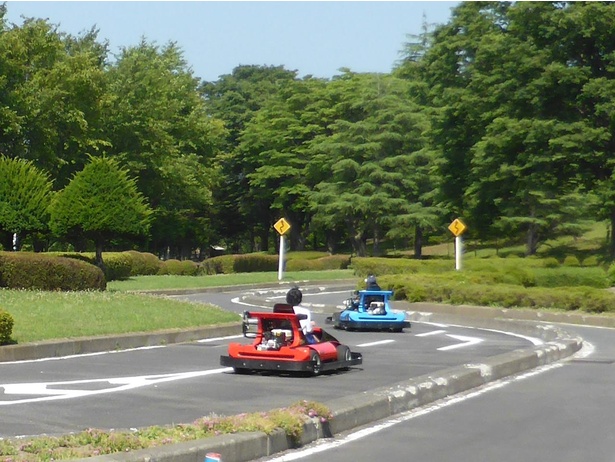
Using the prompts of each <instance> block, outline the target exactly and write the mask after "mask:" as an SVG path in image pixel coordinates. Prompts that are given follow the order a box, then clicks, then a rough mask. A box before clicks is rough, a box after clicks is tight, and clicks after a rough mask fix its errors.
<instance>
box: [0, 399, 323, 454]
mask: <svg viewBox="0 0 615 462" xmlns="http://www.w3.org/2000/svg"><path fill="white" fill-rule="evenodd" d="M311 418H317V419H319V420H320V421H321V422H326V421H327V420H329V419H330V418H331V411H330V410H329V409H328V408H327V407H326V406H324V405H323V404H320V403H317V402H311V401H299V402H297V403H295V404H293V405H291V406H289V407H287V408H281V409H274V410H272V411H269V412H258V413H256V412H255V413H248V414H239V415H235V416H217V415H211V416H207V417H201V418H200V419H197V420H196V421H194V422H192V423H190V424H177V425H172V426H166V427H160V426H153V427H146V428H142V429H138V430H135V431H114V430H111V431H103V430H98V429H94V428H88V429H86V430H84V431H82V432H79V433H74V434H71V435H64V436H60V437H53V436H42V437H35V438H20V439H16V440H2V441H0V456H2V457H5V458H6V459H7V460H19V461H33V462H34V461H35V460H67V459H78V458H87V457H92V456H94V455H98V456H102V455H105V454H121V453H126V452H129V451H134V450H137V449H144V448H151V447H156V446H163V445H168V444H175V443H180V442H184V441H194V440H197V439H203V438H210V437H212V436H216V435H220V434H227V433H239V432H264V433H266V434H271V433H273V432H274V431H275V430H277V429H282V430H284V432H285V433H286V436H287V437H288V438H289V439H290V440H291V441H293V442H295V443H296V444H298V443H299V442H300V440H301V437H302V435H303V428H304V424H305V422H306V420H307V419H311Z"/></svg>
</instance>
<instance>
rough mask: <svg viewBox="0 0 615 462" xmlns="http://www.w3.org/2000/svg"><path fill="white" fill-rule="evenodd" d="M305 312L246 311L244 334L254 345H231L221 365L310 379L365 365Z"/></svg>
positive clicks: (282, 308)
mask: <svg viewBox="0 0 615 462" xmlns="http://www.w3.org/2000/svg"><path fill="white" fill-rule="evenodd" d="M303 310H305V311H307V310H306V309H305V308H300V307H293V306H292V305H287V304H282V303H278V304H276V305H275V306H274V308H273V313H271V312H258V311H245V312H244V314H243V323H242V325H243V333H244V336H245V337H248V338H254V341H253V342H252V343H251V344H248V345H245V344H241V343H231V344H229V346H228V355H223V356H220V364H221V365H222V366H230V367H232V368H233V369H234V370H235V372H236V373H240V374H245V373H249V372H251V371H285V372H303V373H309V374H311V375H318V374H320V373H321V372H324V371H330V370H336V369H348V368H350V367H351V366H356V365H359V364H362V362H363V357H362V355H361V353H356V352H351V351H350V348H349V347H348V346H346V345H342V344H341V343H340V342H339V341H338V340H337V339H336V338H335V337H333V336H332V335H330V334H329V333H327V332H325V331H324V330H322V329H321V328H319V327H315V326H312V325H311V322H310V319H309V314H305V313H304V312H302V311H303ZM306 321H307V322H306ZM302 324H303V325H302ZM306 324H307V325H306Z"/></svg>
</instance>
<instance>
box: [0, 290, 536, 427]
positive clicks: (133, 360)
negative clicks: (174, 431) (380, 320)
mask: <svg viewBox="0 0 615 462" xmlns="http://www.w3.org/2000/svg"><path fill="white" fill-rule="evenodd" d="M345 294H346V292H345V291H344V294H340V293H339V292H338V293H333V294H320V295H314V296H313V297H314V298H313V300H314V301H317V302H323V301H327V302H329V303H331V304H334V303H337V302H338V301H339V300H340V297H342V298H343V296H345ZM240 295H241V293H237V292H229V293H221V294H201V295H198V296H190V298H192V299H198V300H200V301H208V302H213V303H216V304H218V305H220V306H222V307H224V308H227V309H232V310H235V311H237V312H240V311H243V310H244V309H245V308H246V307H245V306H244V305H239V304H237V303H236V301H235V302H233V301H232V300H234V299H237V298H238V297H239V296H240ZM309 298H310V297H309V296H306V300H309ZM324 316H325V314H319V315H318V316H317V317H316V320H317V322H319V323H320V324H323V323H324ZM335 335H336V336H338V338H339V339H340V340H341V341H342V342H344V343H347V344H348V345H350V346H351V348H352V349H353V350H357V351H361V352H362V353H363V354H364V364H363V366H362V367H361V368H353V369H351V370H350V371H348V372H343V373H335V374H326V375H323V376H320V377H314V378H302V377H294V376H279V375H267V374H264V375H254V376H238V375H235V374H233V373H231V372H230V371H229V370H228V369H224V368H221V367H220V366H219V357H220V355H221V354H224V353H225V352H226V346H227V344H228V342H229V341H230V339H214V340H213V341H207V342H195V343H190V344H182V345H171V346H167V347H159V348H149V349H140V350H134V351H124V352H114V353H106V354H98V355H89V356H78V357H72V358H65V359H54V360H47V361H29V362H18V363H2V364H0V408H1V409H0V412H2V419H0V437H10V436H18V435H38V434H65V433H68V432H74V431H80V430H83V429H85V428H89V427H95V428H132V427H143V426H149V425H164V424H171V423H186V422H192V421H193V420H195V419H197V418H199V417H202V416H206V415H209V414H211V413H216V414H226V415H229V414H236V413H241V412H251V411H262V410H268V409H271V408H276V407H282V406H287V405H289V404H291V403H292V402H295V401H297V400H299V399H313V400H318V401H326V400H328V399H330V398H331V396H333V395H352V394H356V393H359V392H362V391H366V390H370V389H373V388H376V387H380V386H384V385H389V384H392V383H395V382H398V381H400V380H405V379H407V378H409V377H415V376H419V375H422V374H425V373H428V372H431V371H436V370H439V369H442V368H445V367H449V366H452V365H457V364H462V363H467V362H471V361H474V360H478V359H480V358H485V357H489V356H493V355H496V354H500V353H503V352H506V351H510V350H514V349H517V348H524V347H527V346H529V345H530V342H529V341H528V340H527V339H523V338H519V337H515V336H510V335H506V334H502V333H498V332H488V331H480V330H475V329H469V328H459V327H454V328H448V327H447V328H442V327H441V326H436V325H429V324H414V325H413V326H412V328H411V329H409V330H407V331H406V332H404V333H402V334H392V333H379V332H370V333H357V332H343V331H336V332H335Z"/></svg>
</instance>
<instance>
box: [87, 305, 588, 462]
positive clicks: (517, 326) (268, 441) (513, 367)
mask: <svg viewBox="0 0 615 462" xmlns="http://www.w3.org/2000/svg"><path fill="white" fill-rule="evenodd" d="M400 307H401V308H405V309H407V310H410V311H411V317H412V319H414V321H423V322H447V323H450V322H455V323H457V324H460V325H465V326H467V327H480V328H484V329H493V330H508V331H512V332H514V333H518V334H520V335H530V336H533V337H537V338H540V339H542V340H544V341H545V343H544V344H542V345H538V346H535V347H533V348H526V349H521V350H515V351H512V352H509V353H504V354H501V355H497V356H493V357H491V358H488V359H486V360H483V361H480V362H477V363H472V364H463V365H460V366H455V367H452V368H448V369H444V370H442V371H439V372H436V373H433V374H427V375H423V376H420V377H416V378H413V379H409V380H407V381H402V382H398V383H397V384H394V385H392V386H388V387H382V388H378V389H375V390H370V391H369V392H364V393H362V394H361V396H352V397H343V398H337V399H334V400H331V401H329V402H326V403H324V404H326V405H327V406H328V407H329V409H330V410H331V412H332V415H333V418H332V419H331V420H330V421H327V422H320V420H319V419H318V418H313V419H308V418H306V423H305V425H304V432H303V436H302V438H301V442H300V445H306V444H309V443H312V442H314V441H316V440H318V439H320V438H327V437H330V436H332V435H335V434H339V433H342V432H345V431H349V430H352V429H355V428H358V427H361V426H363V425H367V424H370V423H373V422H375V421H377V420H381V419H386V418H389V417H392V416H394V415H397V414H400V413H402V412H406V411H410V410H412V409H416V408H418V407H420V406H424V405H427V404H430V403H433V402H435V401H438V400H440V399H443V398H446V397H448V396H452V395H455V394H458V393H461V392H465V391H468V390H471V389H474V388H476V387H480V386H482V385H485V384H487V383H489V382H494V381H497V380H500V379H503V378H505V377H510V376H513V375H516V374H519V373H522V372H524V371H527V370H531V369H534V368H536V367H539V366H544V365H547V364H550V363H552V362H555V361H558V360H561V359H563V358H566V357H569V356H571V355H573V354H574V353H575V352H577V351H578V350H580V349H581V347H582V345H583V341H582V339H580V338H578V337H574V336H571V335H570V334H568V333H567V332H566V331H564V330H562V329H560V328H558V327H556V326H550V325H545V324H544V323H542V322H538V323H537V322H536V321H535V320H531V321H523V320H521V319H516V320H514V321H513V320H510V319H504V318H502V317H498V316H497V315H494V316H491V315H486V316H485V317H482V316H481V314H485V312H483V311H482V310H481V309H476V308H482V307H471V306H461V307H460V306H448V305H432V304H408V303H405V305H402V306H400ZM485 310H491V309H490V308H486V309H485ZM496 311H497V310H496ZM466 313H467V314H466ZM517 314H518V312H517ZM500 316H502V313H500ZM294 448H296V444H294V443H293V442H292V441H291V440H290V439H289V438H287V437H286V435H285V434H284V433H283V432H281V431H276V432H274V433H273V434H272V435H266V434H264V433H247V434H246V433H241V434H233V435H221V436H217V437H213V438H208V439H204V440H198V441H193V442H189V443H182V444H180V445H173V446H167V447H165V446H163V447H158V448H152V449H144V450H139V451H134V452H130V453H122V454H111V455H106V456H98V457H91V458H87V459H81V462H86V461H89V462H111V461H118V462H119V461H121V462H151V461H157V462H202V461H203V460H204V457H205V454H206V453H207V452H215V453H218V454H220V455H221V460H222V461H224V462H248V461H250V460H254V459H258V458H261V457H267V456H271V455H273V454H276V453H279V452H282V451H286V450H289V449H294Z"/></svg>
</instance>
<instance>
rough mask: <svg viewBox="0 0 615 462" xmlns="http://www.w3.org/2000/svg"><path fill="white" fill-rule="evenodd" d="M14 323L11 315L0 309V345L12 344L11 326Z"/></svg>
mask: <svg viewBox="0 0 615 462" xmlns="http://www.w3.org/2000/svg"><path fill="white" fill-rule="evenodd" d="M14 323H15V321H14V320H13V317H12V316H11V314H10V313H9V312H8V311H6V310H3V309H2V308H0V345H6V344H8V343H11V342H12V337H11V336H12V335H13V324H14Z"/></svg>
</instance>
